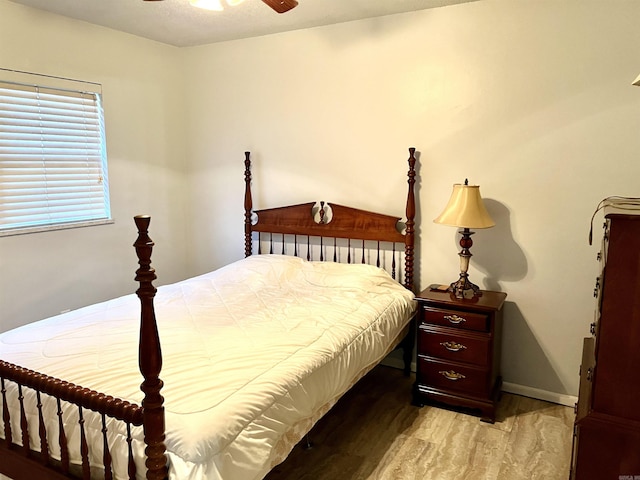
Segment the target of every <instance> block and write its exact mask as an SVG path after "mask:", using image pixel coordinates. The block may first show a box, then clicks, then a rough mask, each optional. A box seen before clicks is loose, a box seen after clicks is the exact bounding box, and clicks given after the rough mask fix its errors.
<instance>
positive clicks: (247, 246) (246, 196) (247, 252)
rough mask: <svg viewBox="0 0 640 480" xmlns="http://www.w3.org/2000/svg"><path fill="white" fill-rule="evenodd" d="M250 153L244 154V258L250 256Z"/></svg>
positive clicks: (251, 202)
mask: <svg viewBox="0 0 640 480" xmlns="http://www.w3.org/2000/svg"><path fill="white" fill-rule="evenodd" d="M250 155H251V152H244V256H245V257H248V256H250V255H251V210H252V209H253V201H252V199H251V160H250V158H249V157H250Z"/></svg>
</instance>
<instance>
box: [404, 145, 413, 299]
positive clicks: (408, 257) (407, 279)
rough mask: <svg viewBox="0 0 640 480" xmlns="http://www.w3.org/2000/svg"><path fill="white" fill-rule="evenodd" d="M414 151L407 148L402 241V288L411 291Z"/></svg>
mask: <svg viewBox="0 0 640 480" xmlns="http://www.w3.org/2000/svg"><path fill="white" fill-rule="evenodd" d="M415 153H416V149H415V148H414V147H411V148H409V173H407V177H408V181H407V182H408V183H409V193H408V195H407V212H406V215H407V224H406V232H405V241H404V262H405V269H404V286H405V287H406V288H407V289H409V290H411V291H413V287H414V284H413V247H414V242H415V224H416V222H415V217H416V198H415V192H414V185H415V183H416V169H415V167H416V157H415Z"/></svg>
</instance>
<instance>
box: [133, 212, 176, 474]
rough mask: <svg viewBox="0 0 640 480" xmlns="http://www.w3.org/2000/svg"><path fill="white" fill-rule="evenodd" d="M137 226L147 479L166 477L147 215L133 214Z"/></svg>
mask: <svg viewBox="0 0 640 480" xmlns="http://www.w3.org/2000/svg"><path fill="white" fill-rule="evenodd" d="M134 220H135V223H136V226H137V227H138V238H137V240H136V241H135V243H134V244H133V246H134V247H135V249H136V254H137V255H138V263H139V264H140V268H139V269H138V270H136V281H137V282H140V288H138V290H137V291H136V294H137V295H138V298H140V304H141V308H142V312H141V318H140V351H139V365H140V372H141V373H142V376H143V377H144V381H143V382H142V385H141V386H140V389H141V390H142V391H143V392H144V399H143V400H142V407H143V426H144V438H145V444H146V445H147V447H146V449H145V453H146V454H147V460H146V462H145V464H146V466H147V479H148V480H163V479H165V478H167V475H168V474H167V472H168V470H167V457H166V455H165V451H166V447H165V444H164V436H165V435H164V430H165V423H164V406H163V404H164V398H162V395H160V390H161V389H162V386H163V383H162V380H160V371H161V370H162V352H161V350H160V338H159V336H158V326H157V323H156V316H155V311H154V306H153V297H155V294H156V288H155V287H154V286H153V283H152V282H153V281H154V280H155V279H156V274H155V270H154V269H153V268H152V267H151V252H152V250H153V245H154V243H153V241H152V240H151V238H149V232H148V228H149V222H150V221H151V217H149V216H148V215H138V216H136V217H134Z"/></svg>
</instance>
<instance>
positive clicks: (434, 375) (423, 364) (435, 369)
mask: <svg viewBox="0 0 640 480" xmlns="http://www.w3.org/2000/svg"><path fill="white" fill-rule="evenodd" d="M418 375H419V376H420V378H422V379H423V380H424V383H425V384H426V385H429V386H430V387H435V388H438V389H442V390H450V391H455V392H459V393H462V394H467V395H469V396H476V397H483V396H487V395H488V394H489V392H488V391H487V370H486V369H482V368H478V367H473V366H470V365H462V364H459V363H448V362H440V361H437V360H433V359H431V358H424V357H419V358H418Z"/></svg>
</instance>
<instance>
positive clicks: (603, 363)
mask: <svg viewBox="0 0 640 480" xmlns="http://www.w3.org/2000/svg"><path fill="white" fill-rule="evenodd" d="M598 259H599V261H600V262H601V270H600V276H599V277H598V279H597V281H596V287H595V290H594V295H595V297H596V298H597V302H596V313H595V319H594V322H593V323H592V324H591V334H592V336H591V337H588V338H585V340H584V345H583V354H582V365H581V367H580V391H579V397H578V404H577V406H576V421H575V426H574V440H573V454H572V457H573V458H572V464H571V478H572V479H573V480H604V479H612V480H618V479H619V478H634V477H635V478H640V215H624V214H609V215H606V217H605V225H604V234H603V240H602V248H601V250H600V252H599V254H598Z"/></svg>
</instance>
